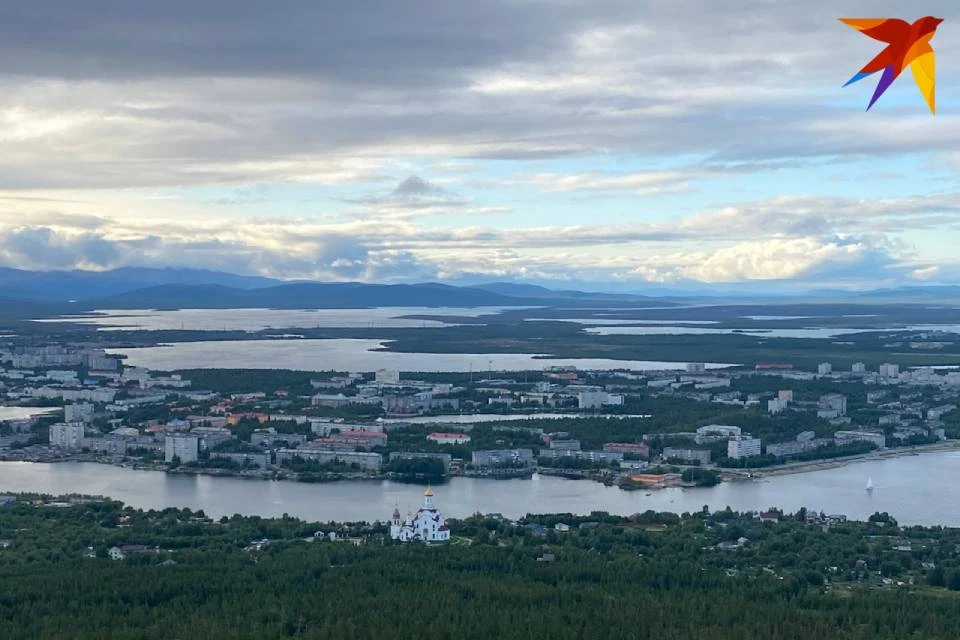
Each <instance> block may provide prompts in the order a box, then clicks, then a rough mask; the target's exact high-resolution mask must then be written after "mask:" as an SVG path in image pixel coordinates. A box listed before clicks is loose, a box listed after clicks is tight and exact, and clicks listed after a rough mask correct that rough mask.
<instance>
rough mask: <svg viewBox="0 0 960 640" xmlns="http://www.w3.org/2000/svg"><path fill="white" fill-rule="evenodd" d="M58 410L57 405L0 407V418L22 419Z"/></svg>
mask: <svg viewBox="0 0 960 640" xmlns="http://www.w3.org/2000/svg"><path fill="white" fill-rule="evenodd" d="M60 410H61V409H60V408H59V407H0V420H23V419H24V418H29V417H30V416H40V415H43V414H45V413H53V412H54V411H60Z"/></svg>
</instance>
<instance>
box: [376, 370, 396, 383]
mask: <svg viewBox="0 0 960 640" xmlns="http://www.w3.org/2000/svg"><path fill="white" fill-rule="evenodd" d="M374 382H376V383H377V384H400V372H399V371H397V370H396V369H380V370H379V371H377V373H376V374H375V375H374Z"/></svg>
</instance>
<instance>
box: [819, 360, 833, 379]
mask: <svg viewBox="0 0 960 640" xmlns="http://www.w3.org/2000/svg"><path fill="white" fill-rule="evenodd" d="M831 373H833V365H832V364H830V363H829V362H821V363H820V364H818V365H817V375H818V376H828V375H830V374H831Z"/></svg>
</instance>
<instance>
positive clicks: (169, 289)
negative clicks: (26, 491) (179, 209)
mask: <svg viewBox="0 0 960 640" xmlns="http://www.w3.org/2000/svg"><path fill="white" fill-rule="evenodd" d="M651 293H652V292H651ZM672 293H673V295H670V294H666V295H665V294H664V292H663V291H657V292H656V294H655V297H654V296H645V295H640V294H639V293H638V294H627V293H607V292H597V291H578V290H571V289H562V290H561V289H551V288H548V287H544V286H539V285H535V284H524V283H514V282H494V283H485V284H473V285H463V286H454V285H449V284H440V283H419V284H369V283H361V282H338V283H323V282H310V281H293V282H290V281H284V280H276V279H272V278H265V277H260V276H244V275H237V274H232V273H225V272H220V271H209V270H199V269H172V268H167V269H156V268H146V267H129V268H121V269H114V270H111V271H99V272H97V271H79V270H74V271H27V270H22V269H11V268H2V267H0V306H7V305H16V306H20V307H32V306H39V307H43V306H46V305H51V304H55V305H58V306H59V305H63V304H65V303H66V304H69V305H70V307H71V308H74V309H76V310H78V311H80V310H88V309H144V308H152V309H176V308H287V309H292V308H317V309H322V308H363V307H479V306H504V307H508V306H557V305H570V306H584V305H589V304H603V305H606V306H630V307H643V306H655V305H669V304H671V303H680V304H690V303H691V302H695V301H697V300H703V301H704V302H707V301H709V303H711V304H716V303H718V302H719V301H720V299H727V300H730V301H738V302H744V301H746V300H747V297H748V296H747V295H741V296H734V295H731V294H729V293H728V294H726V295H723V294H721V293H719V292H718V294H717V295H716V296H710V295H704V294H703V293H702V292H697V293H688V294H687V295H686V296H684V295H682V294H680V292H672ZM749 298H751V299H753V300H754V301H756V300H758V299H767V300H768V301H769V302H775V303H782V302H784V301H785V300H786V299H787V298H793V299H795V300H796V299H799V298H803V299H804V300H806V301H808V302H812V301H823V302H835V301H839V300H843V301H846V302H864V303H868V302H869V303H877V302H889V303H894V302H905V303H918V304H919V303H930V304H933V303H938V302H948V301H952V302H953V303H956V302H958V301H960V286H927V287H906V288H902V289H882V290H876V291H869V292H844V291H820V292H807V293H804V294H797V295H794V296H787V297H784V296H766V295H763V294H757V293H754V294H753V295H750V296H749Z"/></svg>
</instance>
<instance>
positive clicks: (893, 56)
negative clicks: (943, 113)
mask: <svg viewBox="0 0 960 640" xmlns="http://www.w3.org/2000/svg"><path fill="white" fill-rule="evenodd" d="M840 22H843V23H844V24H848V25H850V26H851V27H853V28H854V29H856V30H857V31H860V32H862V33H863V34H864V35H867V36H870V37H871V38H873V39H874V40H879V41H880V42H885V43H887V47H886V48H885V49H884V50H883V51H881V52H880V53H879V54H877V57H876V58H874V59H873V60H871V61H870V62H868V63H867V64H866V65H865V66H864V67H863V69H860V71H859V72H858V73H857V74H856V75H855V76H853V77H852V78H850V80H848V81H847V84H845V85H843V86H847V85H848V84H853V83H854V82H856V81H858V80H863V79H864V78H866V77H867V76H869V75H872V74H874V73H876V72H877V71H881V70H882V71H883V75H882V76H880V83H879V84H878V85H877V90H876V91H874V92H873V97H872V98H871V99H870V104H869V105H867V111H869V110H870V107H872V106H873V103H874V102H876V101H877V100H878V99H879V98H880V96H882V95H883V92H884V91H886V90H887V89H888V88H889V87H890V85H891V84H893V81H894V80H896V79H897V76H899V75H900V73H901V72H902V71H903V70H904V69H905V68H906V67H907V65H910V70H911V71H912V72H913V79H914V80H915V81H916V83H917V88H919V89H920V93H921V94H923V97H924V99H925V100H926V101H927V106H929V107H930V113H934V114H935V113H936V112H937V109H936V106H935V101H934V84H935V82H936V58H935V56H934V54H933V47H931V46H930V39H931V38H933V34H934V33H936V31H937V27H938V26H939V25H940V23H941V22H943V19H942V18H933V17H931V16H927V17H926V18H920V19H919V20H917V21H916V22H914V23H913V24H909V23H907V22H904V21H903V20H897V19H895V18H840Z"/></svg>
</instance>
